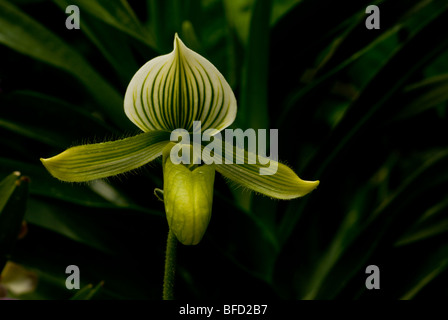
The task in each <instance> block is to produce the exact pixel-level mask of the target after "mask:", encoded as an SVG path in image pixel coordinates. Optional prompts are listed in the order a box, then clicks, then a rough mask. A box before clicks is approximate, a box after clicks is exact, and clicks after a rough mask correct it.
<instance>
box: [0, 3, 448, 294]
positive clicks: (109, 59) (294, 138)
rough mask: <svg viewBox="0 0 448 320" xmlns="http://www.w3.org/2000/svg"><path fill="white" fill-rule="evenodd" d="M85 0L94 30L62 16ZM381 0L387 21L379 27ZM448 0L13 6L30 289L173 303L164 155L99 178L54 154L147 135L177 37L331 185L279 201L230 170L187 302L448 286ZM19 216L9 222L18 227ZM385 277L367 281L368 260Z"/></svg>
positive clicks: (1, 29) (12, 150) (245, 111)
mask: <svg viewBox="0 0 448 320" xmlns="http://www.w3.org/2000/svg"><path fill="white" fill-rule="evenodd" d="M71 4H75V5H78V6H79V8H80V13H81V15H80V17H81V28H80V30H68V29H66V27H65V20H66V18H67V16H68V15H67V14H66V13H65V8H66V7H67V6H68V5H71ZM371 4H376V5H378V6H379V8H380V12H381V28H380V30H367V29H366V27H365V19H366V18H367V16H368V15H367V14H366V13H365V9H366V7H367V6H368V5H371ZM447 9H448V3H447V2H446V1H442V0H438V1H427V0H423V1H416V0H406V1H404V0H384V1H360V0H358V1H344V2H343V3H342V2H340V1H331V0H314V1H311V0H302V1H300V0H256V1H255V0H241V1H233V0H225V1H220V0H202V1H199V0H189V1H176V0H166V1H162V0H147V1H137V0H133V1H131V0H129V1H128V2H126V1H125V0H123V1H119V0H114V1H106V0H104V1H103V0H98V1H89V0H78V1H75V0H74V1H66V0H54V1H45V0H16V1H12V0H0V90H1V91H0V174H1V177H2V178H3V177H6V176H7V175H8V174H10V173H11V172H13V171H20V172H21V173H22V174H23V175H26V176H28V177H29V178H30V181H31V182H30V185H29V197H28V198H27V199H26V198H21V200H20V201H27V209H26V214H25V220H26V221H27V224H28V233H27V235H26V236H25V237H24V238H23V239H21V240H19V241H17V243H16V244H15V246H14V248H13V250H12V251H11V252H10V253H8V259H10V260H11V261H14V262H16V263H19V264H21V265H23V266H25V267H26V268H28V269H29V270H33V271H34V272H36V273H37V275H38V279H39V282H38V286H37V289H36V290H35V291H34V292H33V293H30V294H27V295H23V296H21V297H20V298H21V299H69V298H70V297H72V296H73V294H74V293H73V291H69V290H67V289H66V288H65V279H66V277H67V275H66V274H65V268H66V267H67V266H68V265H77V266H79V268H80V270H81V282H82V287H85V286H86V285H87V284H89V283H91V284H94V285H96V284H98V283H100V282H101V281H104V285H103V286H102V287H101V288H100V289H99V290H98V292H97V293H96V295H95V296H94V299H160V298H161V286H162V276H163V262H164V247H165V241H166V234H167V223H166V219H165V217H164V211H163V204H162V203H161V202H158V201H157V199H156V198H155V197H154V196H153V190H154V188H156V187H160V188H161V187H162V175H161V174H162V168H161V166H160V163H159V162H157V161H156V162H154V163H152V164H150V165H147V166H145V167H144V168H141V169H139V170H138V171H137V172H135V173H133V174H128V175H125V176H119V177H115V178H111V179H109V180H107V181H97V182H93V183H89V184H67V183H61V182H59V181H57V180H56V179H54V178H52V177H51V176H50V174H49V173H47V172H46V170H45V169H44V167H43V166H42V165H41V164H40V162H39V158H41V157H50V156H52V155H55V154H57V153H59V152H62V151H63V150H65V149H66V148H68V147H70V146H73V145H77V144H80V143H90V142H99V141H106V140H110V139H115V138H119V137H123V136H129V135H133V134H135V133H137V132H138V129H137V128H136V127H134V126H133V125H132V124H131V122H130V121H129V120H128V119H127V118H126V117H125V115H124V112H123V97H124V93H125V90H126V86H127V84H128V83H129V81H130V79H131V78H132V75H133V74H134V73H135V72H136V71H137V69H138V68H139V66H141V65H143V64H144V63H145V62H146V61H148V60H150V59H151V58H153V57H155V56H158V55H160V54H165V53H168V52H170V51H171V50H172V41H173V36H174V33H175V32H178V33H179V35H180V37H181V38H182V39H183V41H184V42H185V43H186V44H187V46H189V47H190V48H192V49H193V50H195V51H197V52H198V53H200V54H202V55H203V56H205V57H206V58H207V59H209V60H210V61H211V62H212V63H213V64H214V65H215V66H216V67H217V68H218V69H219V70H220V71H221V72H222V73H223V74H224V75H225V77H226V79H227V80H228V82H229V83H230V85H231V86H232V88H233V89H234V91H235V94H236V96H237V99H238V106H239V110H238V116H237V121H236V123H235V124H234V127H240V128H243V129H245V128H255V129H258V128H278V129H279V142H280V145H279V152H280V155H279V156H280V159H282V160H283V161H284V162H286V163H287V164H288V165H290V166H291V167H292V168H294V170H295V171H296V172H297V173H298V174H299V176H300V177H301V178H303V179H307V180H315V179H318V180H320V181H321V184H320V186H319V188H318V189H317V190H315V191H314V192H312V194H310V195H308V196H306V197H305V198H302V199H297V200H293V201H288V202H286V201H276V200H271V199H268V198H263V197H261V196H258V195H252V194H249V193H248V192H246V191H244V190H241V189H237V188H234V187H233V186H231V185H229V184H228V183H227V182H226V181H224V179H222V178H221V177H220V176H218V175H217V178H216V179H217V180H216V182H215V190H216V191H215V197H214V206H213V215H212V220H211V223H210V225H209V228H208V231H207V233H206V236H205V237H204V239H203V241H202V242H201V243H200V244H199V245H198V246H194V247H185V246H181V247H180V248H179V252H178V263H179V265H178V273H177V280H176V281H177V282H176V296H177V297H178V298H181V299H224V298H241V299H251V300H253V299H261V298H263V299H264V298H272V299H412V298H419V299H443V298H447V297H448V291H447V290H448V289H447V288H448V285H447V284H448V273H447V272H446V268H447V266H448V233H447V230H448V216H447V214H448V212H447V211H448V200H447V195H448V191H447V190H448V189H447V185H448V171H447V168H448V143H447V128H448V127H447V124H448V123H447V121H448V119H447V100H448V38H447V36H446V30H447V28H448V10H447ZM7 227H8V226H5V225H3V226H1V228H7ZM371 264H373V265H377V266H378V267H379V268H380V270H381V289H380V290H366V288H365V279H366V277H367V275H366V273H365V269H366V267H367V266H368V265H371Z"/></svg>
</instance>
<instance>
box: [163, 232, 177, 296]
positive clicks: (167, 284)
mask: <svg viewBox="0 0 448 320" xmlns="http://www.w3.org/2000/svg"><path fill="white" fill-rule="evenodd" d="M176 247H177V238H176V236H175V235H174V233H173V232H172V231H171V229H170V231H169V232H168V239H167V241H166V255H165V276H164V278H163V300H174V276H175V274H176Z"/></svg>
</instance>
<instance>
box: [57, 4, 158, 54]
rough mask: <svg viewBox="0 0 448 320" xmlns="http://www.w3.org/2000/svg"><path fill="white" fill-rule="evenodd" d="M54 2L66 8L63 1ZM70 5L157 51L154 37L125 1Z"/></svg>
mask: <svg viewBox="0 0 448 320" xmlns="http://www.w3.org/2000/svg"><path fill="white" fill-rule="evenodd" d="M54 1H55V2H56V3H57V4H58V5H60V6H61V7H66V6H64V4H67V2H65V1H63V0H54ZM70 4H72V5H73V4H74V5H77V6H79V8H80V12H88V13H90V14H91V15H93V16H94V17H96V18H97V19H99V20H101V21H103V22H105V23H107V24H109V25H111V26H113V27H115V28H117V29H119V30H121V31H123V32H125V33H127V34H129V35H130V36H132V37H134V38H136V39H138V40H140V41H142V42H143V43H145V44H147V45H148V46H150V47H151V48H152V49H154V50H157V46H156V42H155V39H154V36H153V35H152V34H151V33H150V32H149V31H148V30H146V28H144V27H143V25H142V24H141V23H140V21H139V20H138V19H137V17H136V15H135V13H134V12H133V10H132V8H131V7H130V6H129V4H128V3H127V1H126V0H117V1H109V0H98V1H90V0H75V1H72V2H70ZM81 19H82V18H81ZM81 29H82V27H81Z"/></svg>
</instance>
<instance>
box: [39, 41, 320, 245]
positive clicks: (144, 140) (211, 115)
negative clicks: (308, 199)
mask: <svg viewBox="0 0 448 320" xmlns="http://www.w3.org/2000/svg"><path fill="white" fill-rule="evenodd" d="M124 109H125V113H126V115H127V116H128V118H129V119H130V120H131V121H132V122H133V123H134V124H135V125H136V126H137V127H139V128H140V129H141V130H142V131H143V132H144V133H141V134H139V135H137V136H134V137H130V138H125V139H122V140H117V141H110V142H105V143H98V144H90V145H83V146H76V147H72V148H70V149H68V150H66V151H64V152H62V153H61V154H59V155H56V156H54V157H52V158H49V159H41V160H42V163H43V164H44V166H45V167H46V168H47V170H48V171H49V172H50V173H51V174H52V175H53V176H54V177H56V178H58V179H60V180H63V181H72V182H82V181H89V180H94V179H100V178H106V177H109V176H113V175H117V174H120V173H124V172H126V171H130V170H133V169H136V168H138V167H140V166H143V165H144V164H146V163H148V162H150V161H152V160H153V159H155V158H157V157H159V156H161V155H163V160H162V161H163V173H164V174H163V180H164V203H165V210H166V214H167V220H168V224H169V227H170V229H171V230H172V231H173V233H174V234H175V235H176V237H177V238H178V240H179V241H180V242H181V243H183V244H186V245H194V244H197V243H199V242H200V241H201V239H202V237H203V235H204V233H205V230H206V228H207V226H208V223H209V220H210V216H211V209H212V200H213V183H214V177H215V170H216V171H218V172H220V173H221V174H222V175H224V176H225V177H227V178H229V179H231V180H233V181H234V182H236V183H238V184H240V185H242V186H244V187H247V188H249V189H251V190H254V191H255V192H258V193H262V194H264V195H267V196H270V197H273V198H277V199H292V198H297V197H301V196H304V195H306V194H307V193H309V192H310V191H312V190H313V189H315V188H316V187H317V185H318V184H319V181H304V180H301V179H300V178H299V177H298V176H297V175H296V174H295V173H294V172H293V171H292V170H291V169H290V168H288V167H287V166H285V165H283V164H281V163H278V168H277V171H276V172H275V174H272V175H260V174H259V169H260V168H262V167H264V165H263V164H260V163H256V164H249V163H248V162H247V161H246V162H245V163H242V164H238V163H233V164H226V163H224V161H222V164H216V163H215V164H201V165H185V164H182V163H181V164H174V163H173V162H172V161H171V158H170V151H171V148H172V147H173V145H174V143H173V142H171V141H170V135H171V132H172V131H173V130H175V129H178V128H182V129H186V130H187V131H188V132H192V130H193V122H194V121H200V122H201V131H202V132H204V131H205V130H207V129H215V131H216V132H219V131H221V130H223V129H225V128H226V127H228V126H229V125H230V124H232V122H233V121H234V119H235V117H236V112H237V104H236V99H235V96H234V94H233V92H232V89H231V88H230V86H229V84H228V83H227V81H226V80H225V79H224V77H223V76H222V74H221V73H220V72H219V71H218V70H217V69H216V68H215V67H214V66H213V65H212V64H211V63H210V62H209V61H208V60H206V59H205V58H204V57H202V56H200V55H199V54H197V53H196V52H194V51H192V50H190V49H189V48H187V47H186V46H185V45H184V44H183V42H182V41H181V40H180V39H179V37H178V36H177V34H176V35H175V39H174V50H173V51H172V52H171V53H169V54H166V55H163V56H159V57H157V58H154V59H152V60H150V61H149V62H147V63H146V64H145V65H144V66H143V67H142V68H141V69H140V70H138V71H137V73H136V74H135V75H134V77H133V78H132V80H131V82H130V84H129V86H128V88H127V91H126V95H125V99H124ZM231 150H232V151H233V149H231ZM232 151H230V152H232ZM226 152H229V150H227V149H226ZM246 155H247V153H246ZM220 156H221V155H220ZM231 156H232V157H235V154H233V155H231ZM222 158H224V156H222ZM271 161H273V160H271Z"/></svg>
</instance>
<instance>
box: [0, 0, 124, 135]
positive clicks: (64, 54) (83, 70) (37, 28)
mask: <svg viewBox="0 0 448 320" xmlns="http://www.w3.org/2000/svg"><path fill="white" fill-rule="evenodd" d="M0 43H3V44H4V45H6V46H8V47H10V48H11V49H14V50H16V51H18V52H20V53H22V54H25V55H28V56H31V57H33V58H35V59H38V60H41V61H43V62H46V63H48V64H50V65H53V66H55V67H58V68H61V69H62V70H65V71H66V72H68V73H70V74H71V75H73V76H74V77H76V78H77V79H78V80H79V81H81V83H83V84H84V86H85V87H86V89H87V90H88V91H89V92H90V94H91V95H92V97H93V98H94V99H95V100H96V102H97V103H98V106H99V107H101V111H102V112H103V113H104V115H105V116H107V117H110V118H111V119H112V120H113V121H114V122H115V124H116V125H117V126H119V127H122V128H129V127H131V125H130V123H129V121H128V120H127V118H126V117H125V115H124V112H123V109H122V101H123V99H122V97H121V96H120V95H119V94H118V93H117V91H116V90H115V89H113V88H112V87H111V86H110V85H109V84H108V83H107V82H106V81H104V79H103V78H102V77H101V76H100V75H99V74H98V73H97V72H96V71H94V69H92V67H91V66H90V65H89V64H88V63H87V62H86V61H85V60H84V59H83V57H82V56H81V55H80V54H79V53H78V52H76V51H75V50H74V49H73V48H72V47H70V46H69V45H67V44H66V43H65V42H64V41H62V40H61V39H60V38H59V37H58V36H56V35H55V34H54V33H52V32H51V31H50V30H48V29H47V28H45V27H44V26H43V25H42V24H40V23H39V22H37V21H36V20H34V19H32V18H31V17H30V16H28V15H26V14H25V13H24V12H22V11H21V10H20V9H19V8H17V7H15V6H14V5H13V4H11V3H9V2H8V1H5V0H1V1H0Z"/></svg>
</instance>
